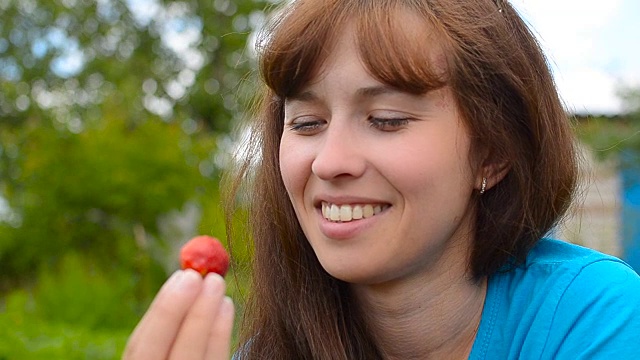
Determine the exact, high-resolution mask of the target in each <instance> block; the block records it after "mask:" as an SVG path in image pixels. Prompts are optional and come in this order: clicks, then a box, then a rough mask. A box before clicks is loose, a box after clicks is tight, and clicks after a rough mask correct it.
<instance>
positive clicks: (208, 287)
mask: <svg viewBox="0 0 640 360" xmlns="http://www.w3.org/2000/svg"><path fill="white" fill-rule="evenodd" d="M221 289H224V279H223V278H222V276H220V275H218V274H216V273H209V274H207V276H205V278H204V289H203V291H206V293H207V295H210V296H214V295H217V294H218V293H219V292H220V291H221Z"/></svg>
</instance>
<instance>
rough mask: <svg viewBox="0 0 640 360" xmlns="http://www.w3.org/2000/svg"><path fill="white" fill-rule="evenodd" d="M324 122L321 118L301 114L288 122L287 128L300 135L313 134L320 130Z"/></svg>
mask: <svg viewBox="0 0 640 360" xmlns="http://www.w3.org/2000/svg"><path fill="white" fill-rule="evenodd" d="M325 123H326V122H325V121H324V120H322V119H319V118H315V117H311V116H303V117H299V118H296V119H293V121H292V122H291V123H290V124H289V129H290V130H291V131H293V132H296V133H298V134H300V135H313V134H315V133H317V132H318V131H320V130H321V128H322V127H323V126H324V124H325Z"/></svg>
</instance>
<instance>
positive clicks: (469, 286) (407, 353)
mask: <svg viewBox="0 0 640 360" xmlns="http://www.w3.org/2000/svg"><path fill="white" fill-rule="evenodd" d="M486 289H487V281H486V279H483V280H481V281H479V282H474V281H472V280H470V277H467V276H459V277H457V278H455V277H452V276H449V277H447V276H444V277H440V279H438V280H436V281H425V279H424V278H422V279H416V281H411V280H409V281H402V282H395V283H386V284H378V285H367V286H360V285H359V286H354V292H355V294H356V297H357V299H358V301H359V303H360V304H361V306H362V309H363V310H364V312H363V313H364V314H366V321H367V323H368V326H369V327H370V329H371V331H372V333H373V337H374V339H375V340H376V342H377V345H378V347H379V348H380V350H381V351H382V353H383V355H384V356H385V358H386V359H466V358H468V356H469V353H470V352H471V348H472V346H473V342H474V340H475V337H476V332H477V330H478V326H479V324H480V319H481V317H482V309H483V306H484V299H485V295H486Z"/></svg>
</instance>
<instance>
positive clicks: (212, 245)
mask: <svg viewBox="0 0 640 360" xmlns="http://www.w3.org/2000/svg"><path fill="white" fill-rule="evenodd" d="M180 266H181V268H182V269H187V268H190V269H193V270H195V271H197V272H199V273H200V274H202V276H205V275H206V274H207V273H210V272H215V273H218V274H220V275H221V276H224V275H225V274H226V273H227V269H228V268H229V254H227V251H226V250H225V249H224V247H223V246H222V243H220V241H219V240H218V239H216V238H214V237H211V236H206V235H201V236H196V237H194V238H193V239H191V240H189V241H188V242H187V243H186V244H184V246H183V247H182V249H180Z"/></svg>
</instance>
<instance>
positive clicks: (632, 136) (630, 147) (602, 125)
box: [578, 88, 640, 167]
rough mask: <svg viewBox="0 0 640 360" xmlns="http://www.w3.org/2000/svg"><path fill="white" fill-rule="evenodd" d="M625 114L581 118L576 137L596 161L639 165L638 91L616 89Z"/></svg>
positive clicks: (639, 100)
mask: <svg viewBox="0 0 640 360" xmlns="http://www.w3.org/2000/svg"><path fill="white" fill-rule="evenodd" d="M618 95H619V96H620V99H621V100H622V103H623V107H624V108H625V109H626V113H625V114H624V115H620V116H613V117H587V118H584V119H581V121H580V122H579V126H578V136H579V137H580V139H581V140H582V141H583V142H584V143H585V144H587V145H588V146H589V147H590V148H591V149H592V151H593V153H594V154H595V156H596V158H598V159H605V158H610V157H614V158H616V159H617V160H618V161H619V162H620V164H619V165H620V166H634V167H637V166H640V157H639V156H638V154H640V88H624V89H621V90H619V94H618Z"/></svg>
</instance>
